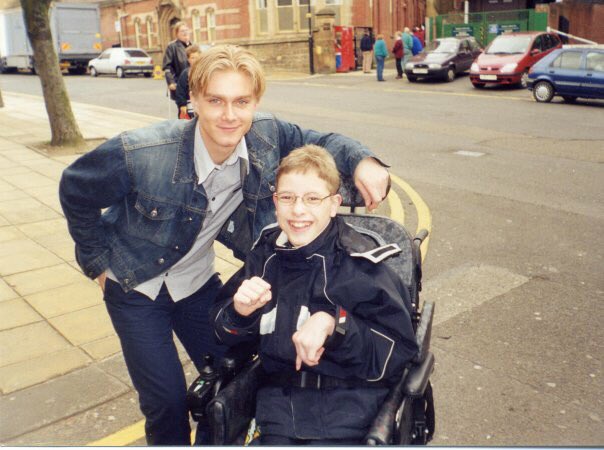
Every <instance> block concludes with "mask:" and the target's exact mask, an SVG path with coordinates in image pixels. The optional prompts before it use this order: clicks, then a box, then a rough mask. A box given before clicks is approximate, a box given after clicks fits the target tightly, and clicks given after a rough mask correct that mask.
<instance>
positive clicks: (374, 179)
mask: <svg viewBox="0 0 604 450" xmlns="http://www.w3.org/2000/svg"><path fill="white" fill-rule="evenodd" d="M389 183H390V174H388V170H387V169H386V168H385V167H383V166H382V165H381V164H380V163H378V162H377V161H376V160H375V159H374V158H371V157H368V158H364V159H363V160H362V161H361V162H360V163H359V165H358V166H357V168H356V170H355V171H354V184H355V186H356V187H357V189H358V190H359V192H360V193H361V195H362V196H363V200H365V207H366V208H367V210H369V211H373V210H374V209H375V208H377V207H378V206H379V204H380V203H381V202H382V200H384V198H386V194H387V193H388V184H389Z"/></svg>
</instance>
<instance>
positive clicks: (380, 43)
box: [373, 34, 388, 81]
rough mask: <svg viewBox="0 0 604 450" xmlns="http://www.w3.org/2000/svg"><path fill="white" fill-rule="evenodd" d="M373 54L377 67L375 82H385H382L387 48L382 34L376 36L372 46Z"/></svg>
mask: <svg viewBox="0 0 604 450" xmlns="http://www.w3.org/2000/svg"><path fill="white" fill-rule="evenodd" d="M373 54H374V55H375V63H376V66H377V80H378V81H386V80H384V61H385V60H386V57H387V56H388V48H387V47H386V43H385V42H384V35H383V34H378V35H377V40H376V41H375V45H374V46H373Z"/></svg>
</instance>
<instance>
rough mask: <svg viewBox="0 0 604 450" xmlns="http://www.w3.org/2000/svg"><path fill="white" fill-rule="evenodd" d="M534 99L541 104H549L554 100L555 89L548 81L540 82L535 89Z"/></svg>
mask: <svg viewBox="0 0 604 450" xmlns="http://www.w3.org/2000/svg"><path fill="white" fill-rule="evenodd" d="M533 97H534V99H535V100H537V101H538V102H539V103H549V102H551V101H552V98H554V87H553V86H552V85H551V84H550V83H549V82H548V81H538V82H537V83H535V86H534V87H533Z"/></svg>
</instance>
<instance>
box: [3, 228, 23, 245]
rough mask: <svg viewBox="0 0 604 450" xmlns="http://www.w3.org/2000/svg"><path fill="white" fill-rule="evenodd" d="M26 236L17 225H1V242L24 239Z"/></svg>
mask: <svg viewBox="0 0 604 450" xmlns="http://www.w3.org/2000/svg"><path fill="white" fill-rule="evenodd" d="M24 239H25V236H24V235H23V233H22V232H21V230H19V228H17V227H15V226H6V227H0V242H7V241H16V240H24Z"/></svg>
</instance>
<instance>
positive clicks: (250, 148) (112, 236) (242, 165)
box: [60, 46, 389, 445]
mask: <svg viewBox="0 0 604 450" xmlns="http://www.w3.org/2000/svg"><path fill="white" fill-rule="evenodd" d="M189 83H190V89H191V99H192V102H193V105H194V108H195V112H196V115H197V118H196V119H195V120H191V121H184V120H174V121H166V122H162V123H159V124H156V125H152V126H150V127H147V128H142V129H138V130H132V131H128V132H125V133H122V134H121V135H119V136H116V137H114V138H112V139H110V140H108V141H107V142H105V143H104V144H103V145H101V146H100V147H98V148H97V149H95V150H93V151H92V152H90V153H88V154H86V155H83V156H82V157H81V158H79V159H78V160H76V161H75V162H74V163H73V164H72V165H70V166H69V167H68V168H67V169H65V171H64V173H63V176H62V178H61V184H60V200H61V205H62V207H63V211H64V213H65V217H66V219H67V222H68V226H69V231H70V233H71V235H72V237H73V239H74V241H75V243H76V259H77V261H78V263H79V264H80V267H81V268H82V271H83V272H84V274H85V275H86V276H88V277H90V278H92V279H96V280H97V281H98V283H99V284H100V286H101V288H102V289H103V291H104V298H105V303H106V305H107V310H108V312H109V315H110V317H111V320H112V322H113V325H114V328H115V330H116V332H117V334H118V336H119V338H120V342H121V345H122V350H123V353H124V358H125V360H126V364H127V366H128V371H129V373H130V376H131V378H132V381H133V384H134V386H135V388H136V390H137V391H138V394H139V400H140V407H141V410H142V412H143V413H144V415H145V418H146V424H145V430H146V436H147V442H148V443H149V444H157V445H188V444H190V426H189V420H188V413H187V407H186V403H185V393H186V382H185V377H184V373H183V369H182V365H181V363H180V361H179V358H178V353H177V351H176V347H175V345H174V341H173V338H172V334H173V332H175V333H176V335H177V336H178V337H179V339H180V341H181V342H182V344H183V346H184V347H185V349H186V351H187V353H188V354H189V356H190V357H191V359H192V360H193V362H194V363H195V365H196V366H197V367H198V368H200V367H202V365H203V355H204V354H211V355H215V356H220V355H221V354H222V352H223V350H224V349H223V347H221V346H219V345H217V344H216V343H215V341H214V337H213V331H212V330H211V327H210V325H209V317H208V312H209V311H208V310H209V307H210V305H211V304H212V303H213V302H214V299H215V296H216V294H217V292H218V290H219V289H220V288H221V286H222V283H221V281H220V279H219V277H218V274H217V273H216V271H215V269H214V251H213V243H214V240H216V239H218V240H219V241H220V242H222V243H224V244H225V245H226V246H227V247H229V248H231V249H232V250H233V252H234V253H235V255H236V256H237V257H239V258H244V257H245V255H246V254H247V253H248V252H249V250H250V248H251V245H252V243H253V241H254V240H255V239H256V238H257V237H258V236H259V235H260V231H261V230H262V229H263V228H264V227H265V226H266V225H267V224H269V223H270V222H272V220H273V217H274V216H273V214H274V204H273V201H272V194H273V193H274V190H275V188H274V186H275V171H276V168H277V166H278V164H279V161H280V159H281V158H282V157H284V156H286V155H287V154H288V153H290V152H291V150H293V149H294V148H296V147H299V146H300V145H302V144H305V143H317V142H321V143H323V144H324V145H325V147H326V148H327V149H328V150H329V151H330V152H333V154H334V155H335V156H336V162H337V165H338V168H339V170H341V172H342V173H343V174H344V176H346V177H350V178H351V179H352V178H353V179H354V180H355V183H356V185H357V187H358V188H359V190H360V191H361V193H362V195H363V197H364V198H365V201H366V205H367V206H368V207H369V208H370V209H372V208H375V207H376V206H377V204H379V202H380V201H381V200H382V199H383V197H384V196H385V194H386V190H387V185H388V178H389V176H388V173H387V171H386V169H384V167H383V166H382V165H381V164H380V163H378V162H377V160H375V159H374V158H373V157H372V154H371V152H370V151H369V150H368V149H367V148H365V147H364V146H362V145H361V144H360V143H358V142H356V141H353V140H351V139H349V138H346V137H344V136H340V135H337V134H333V133H330V134H322V133H318V132H315V131H312V130H304V129H301V128H300V127H298V126H296V125H293V124H290V123H288V122H284V121H281V120H279V119H276V118H275V117H274V116H272V115H270V114H261V113H257V112H256V108H257V105H258V103H259V101H260V99H261V98H262V94H263V93H264V89H265V78H264V74H263V71H262V68H261V66H260V64H259V62H258V60H257V59H256V58H255V57H254V56H253V55H252V54H251V53H250V52H249V51H246V50H244V49H242V48H239V47H236V46H216V47H213V48H211V49H210V50H208V51H207V52H204V53H203V55H202V57H201V58H200V60H199V61H198V62H197V63H196V64H195V65H194V66H193V67H192V69H191V73H190V80H189ZM103 210H105V211H103ZM202 431H203V430H202ZM202 441H203V433H200V432H199V428H198V433H197V437H196V442H202Z"/></svg>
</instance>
